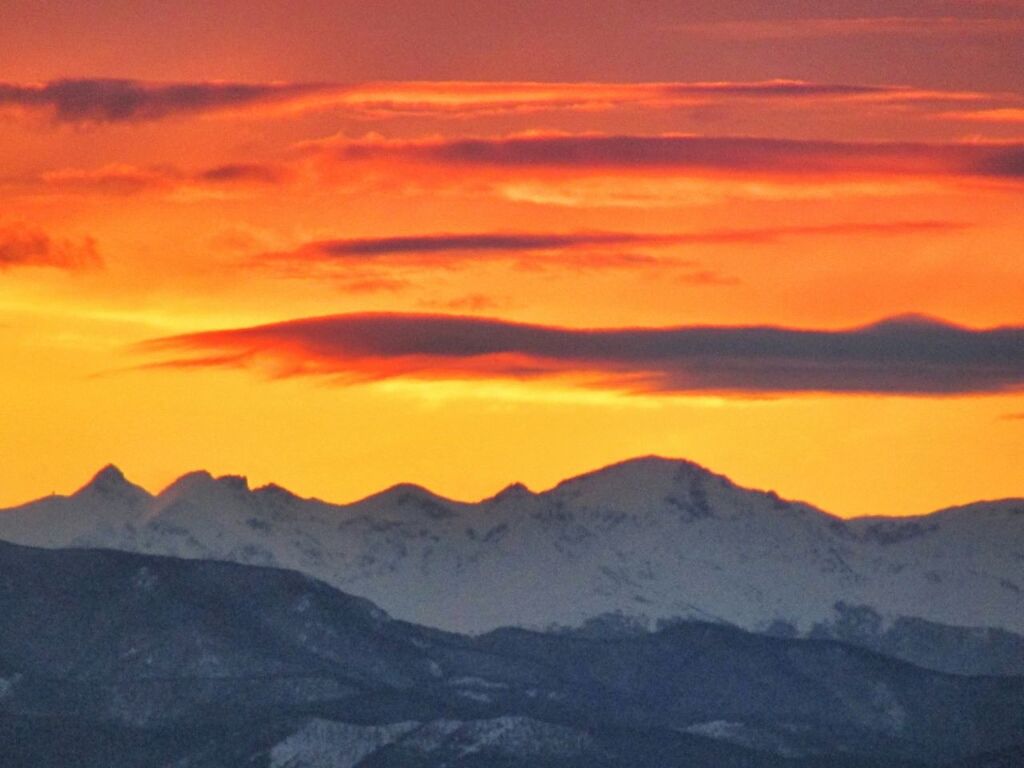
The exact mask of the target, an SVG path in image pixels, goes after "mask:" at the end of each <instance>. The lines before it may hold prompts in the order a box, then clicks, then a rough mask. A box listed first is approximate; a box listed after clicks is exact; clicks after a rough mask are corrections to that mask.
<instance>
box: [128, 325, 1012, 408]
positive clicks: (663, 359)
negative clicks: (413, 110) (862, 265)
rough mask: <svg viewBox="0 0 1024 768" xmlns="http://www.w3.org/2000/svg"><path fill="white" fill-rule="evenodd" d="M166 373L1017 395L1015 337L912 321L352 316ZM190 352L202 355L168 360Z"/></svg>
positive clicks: (203, 348) (160, 349)
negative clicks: (809, 326) (616, 321)
mask: <svg viewBox="0 0 1024 768" xmlns="http://www.w3.org/2000/svg"><path fill="white" fill-rule="evenodd" d="M144 348H145V350H146V351H149V352H153V353H162V354H168V353H170V354H171V355H172V358H171V359H170V360H168V361H166V362H164V363H162V365H171V366H177V365H181V366H184V367H195V366H197V365H199V366H202V365H217V364H220V363H204V362H202V361H203V359H206V360H224V359H226V360H230V365H232V366H255V367H260V366H269V367H270V368H272V369H273V370H275V372H276V373H277V374H279V375H296V374H328V375H336V376H339V377H340V378H341V379H342V380H346V379H347V380H364V379H367V378H370V379H378V378H393V377H415V378H426V379H435V378H479V377H493V378H518V379H529V378H537V377H546V376H570V377H572V378H573V379H574V380H577V381H581V382H583V383H585V384H587V385H589V386H599V387H608V388H618V389H628V390H631V391H645V392H657V393H694V392H715V393H721V394H737V395H741V396H742V395H747V396H750V395H764V394H798V393H815V392H818V393H847V394H849V393H860V394H888V395H910V396H915V395H916V396H937V395H967V394H980V393H999V392H1010V391H1018V390H1021V389H1024V328H1022V327H1004V328H994V329H987V330H973V329H968V328H963V327H959V326H955V325H950V324H946V323H942V322H938V321H935V320H931V319H928V318H921V317H916V316H910V317H900V318H894V319H889V320H886V321H883V322H880V323H877V324H874V325H870V326H866V327H862V328H855V329H851V330H839V331H834V330H797V329H790V328H779V327H770V326H722V327H718V326H683V327H673V328H626V329H572V328H560V327H550V326H541V325H526V324H518V323H511V322H505V321H501V320H493V319H481V318H472V317H461V316H446V315H407V314H357V315H337V316H329V317H318V318H309V319H301V320H293V321H288V322H282V323H276V324H271V325H263V326H256V327H251V328H241V329H235V330H225V331H212V332H206V333H197V334H191V335H185V336H177V337H172V338H166V339H160V340H155V341H153V342H149V343H148V344H147V345H145V347H144ZM181 353H186V355H187V354H188V353H195V354H196V355H199V356H201V357H199V358H198V360H197V359H196V358H193V359H189V357H188V356H185V357H178V358H176V357H173V356H174V355H180V354H181Z"/></svg>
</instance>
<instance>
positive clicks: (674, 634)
mask: <svg viewBox="0 0 1024 768" xmlns="http://www.w3.org/2000/svg"><path fill="white" fill-rule="evenodd" d="M0 615H2V616H3V622H2V623H0V764H2V765H4V766H6V767H10V768H21V767H22V766H24V767H25V768H28V767H29V766H31V767H32V768H37V767H38V766H42V765H47V766H61V767H62V768H63V767H68V768H107V767H108V766H111V765H118V766H125V767H126V768H158V767H159V768H166V767H167V766H174V767H175V768H243V766H246V767H249V768H356V767H357V766H358V768H373V767H374V766H388V767H389V768H412V767H416V768H442V766H448V767H449V768H485V767H486V768H537V767H538V766H539V767H540V768H555V766H559V767H567V768H583V767H584V766H588V767H590V768H669V766H690V767H692V768H712V766H713V767H714V768H818V767H820V766H830V767H832V766H834V767H836V768H925V766H946V767H947V768H1000V767H1007V766H1012V765H1020V762H1019V761H1020V759H1021V758H1024V677H985V676H965V675H950V674H945V673H940V672H935V671H931V670H927V669H923V668H920V667H916V666H914V665H911V664H908V663H906V662H901V661H898V660H895V659H893V658H891V657H888V656H884V655H880V654H876V653H873V652H871V651H867V650H863V649H860V648H857V647H854V646H851V645H848V644H845V643H841V642H837V641H832V640H806V639H788V638H778V637H769V636H766V635H763V634H752V633H748V632H744V631H742V630H740V629H737V628H734V627H730V626H726V625H723V624H721V623H707V622H696V621H692V622H685V623H679V624H675V625H673V626H669V627H664V628H662V629H659V630H656V631H653V632H647V633H641V634H620V635H617V636H611V635H596V634H593V633H587V632H555V633H551V632H549V633H538V632H533V631H530V630H525V629H515V628H507V629H501V630H495V631H492V632H487V633H483V634H480V635H476V636H468V635H462V634H455V633H451V632H445V631H441V630H437V629H432V628H427V627H421V626H417V625H414V624H410V623H407V622H403V621H398V620H396V619H393V618H390V617H389V616H388V615H387V614H386V613H385V612H383V611H381V610H380V609H379V608H378V607H376V606H374V605H373V604H372V603H371V602H369V601H367V600H365V599H362V598H358V597H353V596H350V595H346V594H344V593H342V592H340V591H338V590H336V589H334V588H332V587H330V586H328V585H327V584H324V583H323V582H319V581H316V580H314V579H312V578H310V577H308V576H306V575H303V574H300V573H297V572H294V571H284V570H278V569H271V568H264V567H256V566H245V565H239V564H234V563H225V562H215V561H205V560H183V559H178V558H168V557H160V556H153V555H138V554H131V553H122V552H114V551H98V550H88V549H76V550H45V549H38V548H26V547H21V546H17V545H11V544H0Z"/></svg>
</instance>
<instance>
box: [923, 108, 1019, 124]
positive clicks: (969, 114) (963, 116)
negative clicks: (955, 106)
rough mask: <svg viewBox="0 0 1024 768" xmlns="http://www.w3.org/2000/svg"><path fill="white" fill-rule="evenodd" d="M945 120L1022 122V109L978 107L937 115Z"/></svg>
mask: <svg viewBox="0 0 1024 768" xmlns="http://www.w3.org/2000/svg"><path fill="white" fill-rule="evenodd" d="M938 117H940V118H944V119H947V120H965V121H968V122H974V123H1010V124H1016V123H1024V109H1021V108H1018V107H1001V108H998V109H979V110H974V111H961V112H943V113H942V114H940V115H938Z"/></svg>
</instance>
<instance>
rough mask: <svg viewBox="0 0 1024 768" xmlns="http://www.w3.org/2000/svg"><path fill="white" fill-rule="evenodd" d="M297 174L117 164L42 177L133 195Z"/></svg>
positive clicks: (270, 167) (285, 169) (272, 167)
mask: <svg viewBox="0 0 1024 768" xmlns="http://www.w3.org/2000/svg"><path fill="white" fill-rule="evenodd" d="M295 176H296V171H295V169H294V168H292V167H289V166H287V165H283V164H279V163H229V164H225V165H217V166H212V167H209V168H202V169H199V170H193V171H186V170H184V169H182V168H178V167H175V166H168V165H161V166H145V167H144V166H136V165H129V164H124V163H114V164H111V165H104V166H100V167H98V168H62V169H59V170H54V171H47V172H45V173H43V174H42V175H41V176H40V178H39V180H40V181H41V182H42V183H43V184H44V185H46V186H48V187H52V188H53V189H55V190H57V191H59V192H61V193H66V192H83V193H98V194H109V195H133V194H139V193H143V192H172V191H176V190H181V189H186V188H207V189H223V188H231V187H265V186H273V185H278V184H285V183H287V182H288V181H291V180H293V179H294V178H295Z"/></svg>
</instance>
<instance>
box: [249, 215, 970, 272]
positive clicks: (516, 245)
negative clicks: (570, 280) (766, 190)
mask: <svg viewBox="0 0 1024 768" xmlns="http://www.w3.org/2000/svg"><path fill="white" fill-rule="evenodd" d="M966 226H967V225H965V224H963V223H960V222H954V221H939V220H906V221H891V222H844V223H836V224H822V225H800V226H777V227H762V228H749V229H743V228H734V229H713V230H704V231H695V232H668V233H646V232H607V231H577V232H462V233H453V232H445V233H430V234H418V235H399V236H391V237H366V238H342V239H334V240H316V241H313V242H309V243H304V244H303V245H301V246H299V247H298V248H295V249H293V250H291V251H285V252H277V253H268V254H264V255H262V256H260V257H259V259H258V260H259V261H261V262H263V263H265V264H271V265H273V264H277V265H282V264H289V263H290V264H302V263H311V262H312V263H328V264H329V263H336V264H343V265H344V266H345V267H346V268H348V267H350V266H352V265H364V266H365V265H370V266H372V265H374V264H383V263H397V264H402V263H405V264H419V265H426V266H429V265H438V264H452V263H457V262H462V261H474V262H479V261H491V260H505V259H520V258H523V256H524V255H531V256H535V257H537V259H538V260H541V259H543V258H544V257H546V256H555V257H557V258H562V259H572V258H574V257H575V256H579V257H580V258H582V259H583V260H585V261H586V260H591V259H593V261H594V262H595V263H597V264H604V265H608V264H611V265H626V266H629V265H636V264H650V263H653V261H652V260H651V259H643V258H638V257H636V256H631V255H630V254H622V251H621V249H622V248H644V249H662V248H668V247H672V246H686V245H719V244H721V245H726V244H744V243H749V244H764V243H770V242H776V241H780V240H783V239H787V238H792V237H829V236H848V235H854V234H856V235H883V236H884V235H890V236H891V235H909V234H917V233H928V232H947V231H951V230H956V229H963V228H964V227H966ZM608 250H611V251H613V252H614V253H615V254H620V255H621V258H619V259H613V260H611V261H607V260H604V259H603V258H602V257H601V253H602V252H605V251H608Z"/></svg>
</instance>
